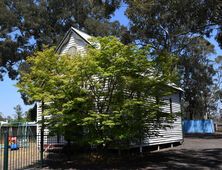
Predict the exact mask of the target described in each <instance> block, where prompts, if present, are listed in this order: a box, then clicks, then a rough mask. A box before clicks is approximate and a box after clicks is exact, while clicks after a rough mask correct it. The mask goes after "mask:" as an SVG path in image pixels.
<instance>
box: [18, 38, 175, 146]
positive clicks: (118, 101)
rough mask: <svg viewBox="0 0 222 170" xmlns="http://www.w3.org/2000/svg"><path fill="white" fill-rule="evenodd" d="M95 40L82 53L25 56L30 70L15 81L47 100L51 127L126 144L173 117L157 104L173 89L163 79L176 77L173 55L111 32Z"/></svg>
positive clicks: (71, 135)
mask: <svg viewBox="0 0 222 170" xmlns="http://www.w3.org/2000/svg"><path fill="white" fill-rule="evenodd" d="M94 41H95V42H96V43H97V44H98V43H99V44H100V45H99V48H95V47H93V46H89V47H88V48H87V52H86V54H85V55H75V56H68V55H61V56H59V55H58V54H56V53H55V51H54V49H53V48H49V49H45V50H43V51H38V52H36V53H35V54H34V55H33V56H30V57H28V59H27V62H28V64H29V65H30V68H29V70H28V71H24V70H23V71H22V72H21V73H20V74H21V80H20V82H19V83H18V85H17V86H18V87H19V88H20V91H21V92H23V93H25V94H26V95H27V96H28V97H30V98H31V99H32V100H39V101H40V100H41V101H43V103H45V105H47V107H45V108H44V115H50V116H51V118H50V119H49V120H48V121H49V126H51V129H54V130H56V131H61V132H63V133H64V135H65V136H66V138H68V139H70V140H75V141H79V142H80V143H88V144H109V143H110V142H114V141H115V142H116V141H118V142H126V143H128V144H129V141H133V140H135V141H137V142H138V140H139V139H143V138H144V136H147V135H152V134H153V135H154V134H155V133H156V130H157V129H158V128H160V127H162V126H164V125H163V124H162V123H161V122H162V121H163V119H165V121H172V120H173V118H174V116H173V114H171V113H167V112H164V111H163V110H162V109H161V108H162V107H163V106H165V105H166V103H165V102H164V101H163V97H164V96H167V95H170V94H171V93H172V92H173V91H174V90H173V89H172V87H169V86H167V83H172V82H175V81H176V79H177V72H176V71H173V69H175V67H174V65H175V62H176V61H177V60H176V57H175V56H171V55H169V54H167V53H163V54H161V55H151V54H150V50H149V47H144V48H139V47H138V46H135V45H124V44H122V43H121V42H120V41H119V40H118V39H117V38H114V37H104V38H97V39H95V40H94ZM166 55H168V58H167V60H166ZM47 103H48V104H47ZM148 122H152V123H148Z"/></svg>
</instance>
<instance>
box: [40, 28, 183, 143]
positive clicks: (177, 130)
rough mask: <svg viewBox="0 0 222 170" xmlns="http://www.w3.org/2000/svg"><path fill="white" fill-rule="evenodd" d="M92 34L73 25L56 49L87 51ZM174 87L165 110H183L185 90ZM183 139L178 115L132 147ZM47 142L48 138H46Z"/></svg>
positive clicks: (167, 98)
mask: <svg viewBox="0 0 222 170" xmlns="http://www.w3.org/2000/svg"><path fill="white" fill-rule="evenodd" d="M90 38H91V36H90V35H88V34H86V33H84V32H82V31H80V30H77V29H75V28H73V27H71V28H70V29H69V31H68V32H67V33H66V35H65V36H64V38H63V39H62V41H61V42H60V43H59V45H58V47H57V49H56V51H57V53H59V54H61V55H62V54H75V53H85V48H86V46H87V45H90V44H91V43H90V41H89V39H90ZM170 86H171V87H172V88H174V89H175V90H176V92H175V93H174V94H173V95H171V96H167V97H165V98H164V100H165V101H166V102H167V103H168V104H167V105H166V106H164V108H163V109H164V111H165V112H169V113H170V112H172V114H173V113H178V112H181V94H182V92H183V90H182V89H181V88H179V87H176V86H175V85H170ZM41 119H42V108H41V103H37V121H38V122H39V121H41ZM40 131H41V125H39V124H38V125H37V134H38V135H40ZM48 132H49V130H48V129H45V133H48ZM182 141H183V133H182V121H181V117H177V119H176V120H175V121H174V123H172V124H171V128H166V129H160V130H159V135H158V136H153V137H147V138H146V139H145V140H144V141H143V144H142V146H141V145H132V147H143V146H153V145H157V146H159V145H161V144H170V143H171V144H173V143H178V142H180V143H181V142H182ZM45 142H47V139H46V138H45Z"/></svg>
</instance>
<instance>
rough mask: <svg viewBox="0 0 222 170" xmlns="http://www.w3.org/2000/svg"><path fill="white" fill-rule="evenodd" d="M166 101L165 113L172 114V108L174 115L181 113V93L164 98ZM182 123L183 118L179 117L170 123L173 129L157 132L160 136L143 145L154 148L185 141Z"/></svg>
mask: <svg viewBox="0 0 222 170" xmlns="http://www.w3.org/2000/svg"><path fill="white" fill-rule="evenodd" d="M170 99H171V102H170ZM164 100H165V101H166V103H167V105H165V106H164V107H163V111H164V112H167V113H170V112H171V109H170V107H172V114H176V113H180V112H181V103H180V95H179V93H176V94H173V95H170V96H167V97H165V98H164ZM170 103H171V104H170ZM170 105H171V106H170ZM181 121H182V120H181V117H180V116H177V117H176V119H175V121H174V122H173V123H168V124H169V125H170V126H171V127H167V128H166V129H159V130H157V133H158V136H153V137H147V138H145V140H144V141H143V144H142V145H144V146H152V145H160V144H167V143H175V142H181V141H182V140H183V133H182V122H181Z"/></svg>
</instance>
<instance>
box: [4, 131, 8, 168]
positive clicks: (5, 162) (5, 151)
mask: <svg viewBox="0 0 222 170" xmlns="http://www.w3.org/2000/svg"><path fill="white" fill-rule="evenodd" d="M3 159H4V170H8V130H5V131H4V158H3Z"/></svg>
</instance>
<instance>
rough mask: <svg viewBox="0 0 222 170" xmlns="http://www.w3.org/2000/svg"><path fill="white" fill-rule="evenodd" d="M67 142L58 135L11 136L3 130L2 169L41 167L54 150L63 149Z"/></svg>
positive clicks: (0, 143)
mask: <svg viewBox="0 0 222 170" xmlns="http://www.w3.org/2000/svg"><path fill="white" fill-rule="evenodd" d="M41 139H43V140H41ZM42 142H43V143H42ZM65 143H66V142H65V140H64V138H63V137H58V136H49V135H43V136H40V135H28V136H27V135H18V136H17V135H14V136H10V135H9V133H8V132H7V131H5V132H3V133H2V132H1V133H0V170H14V169H29V168H34V169H35V167H41V166H42V165H43V163H44V162H45V161H47V160H49V159H50V157H52V154H53V153H54V151H56V150H57V151H58V150H61V149H62V147H63V146H64V144H65ZM41 146H42V147H41ZM53 161H56V160H53Z"/></svg>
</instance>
